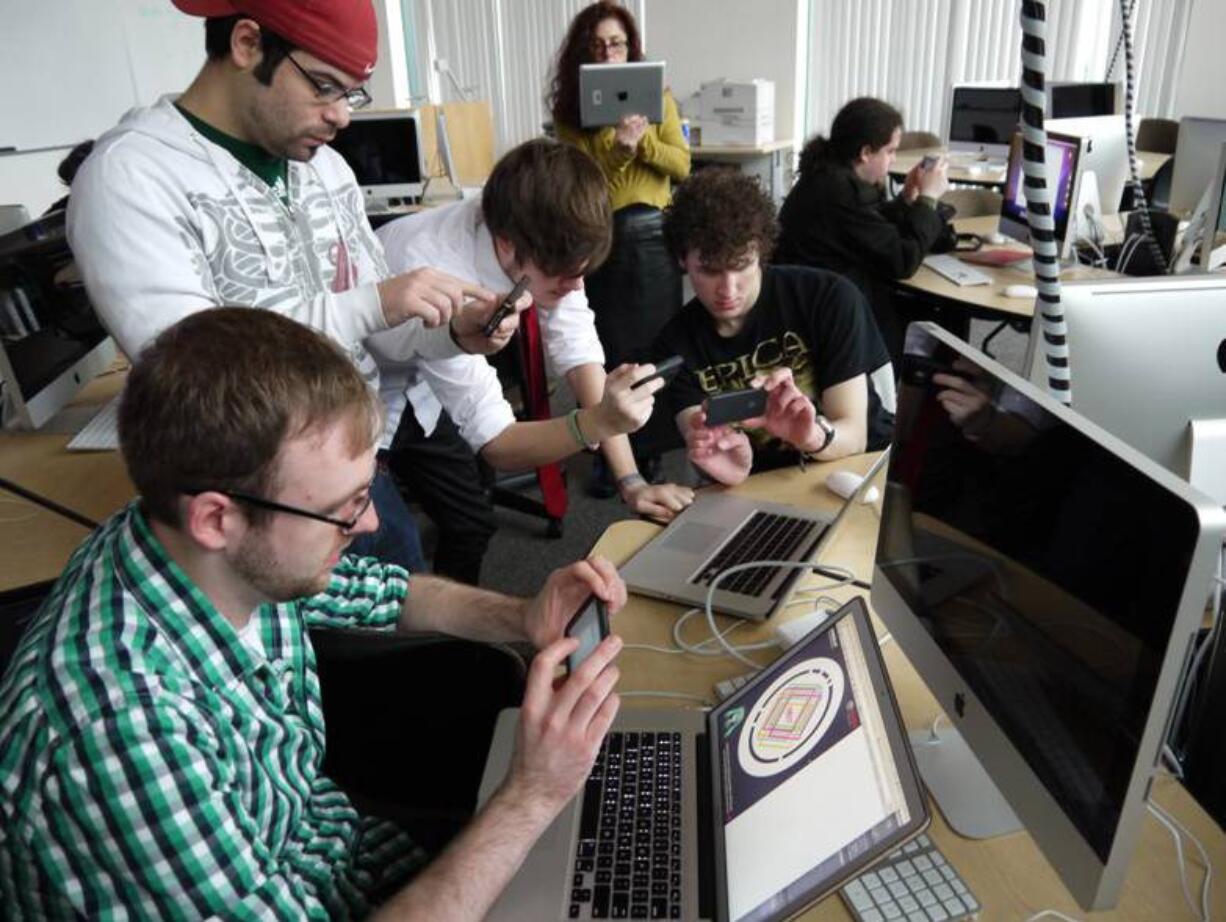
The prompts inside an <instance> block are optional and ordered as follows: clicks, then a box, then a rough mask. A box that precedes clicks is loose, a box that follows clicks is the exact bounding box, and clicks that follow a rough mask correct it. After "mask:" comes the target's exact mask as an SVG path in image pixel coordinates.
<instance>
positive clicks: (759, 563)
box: [674, 560, 856, 669]
mask: <svg viewBox="0 0 1226 922" xmlns="http://www.w3.org/2000/svg"><path fill="white" fill-rule="evenodd" d="M819 566H820V567H821V569H822V571H823V572H824V573H826V574H835V575H837V576H840V581H839V582H837V583H831V584H830V585H829V586H823V587H822V590H823V591H824V590H825V589H834V588H836V587H838V586H846V585H847V584H848V583H852V582H855V579H856V575H855V574H854V573H852V572H851V571H850V570H848V569H846V568H844V567H832V566H829V565H827V564H818V563H817V562H816V561H806V562H798V561H795V560H751V561H748V562H746V563H738V564H737V565H736V566H732V567H729V568H728V569H726V570H722V571H720V572H719V573H718V574H716V576H715V579H713V580H711V585H709V586H708V587H707V598H706V603H705V604H704V606H703V607H704V609H705V610H706V614H707V625H708V626H709V627H710V628H711V636H712V637H714V638H715V639H716V640H717V641H718V642H719V644H720V646H722V647H723V648H724V651H725V652H726V653H728V655H729V656H731V657H732V658H733V659H736V660H739V661H740V662H742V663H744V664H745V665H746V666H749V667H750V668H751V669H761V668H762V664H761V663H755V662H754V661H753V660H751V659H750V658H749V657H748V656H745V655H743V654H742V653H741V652H740V651H739V650H737V649H736V648H735V647H733V646H732V645H731V644H730V643H728V641H727V640H725V639H724V635H723V634H721V633H720V632H719V630H718V628H717V627H716V625H715V610H714V609H713V608H712V607H711V603H712V601H713V600H714V598H715V590H716V589H717V588H718V587H719V584H720V583H722V582H723V581H724V580H725V579H727V578H728V577H729V576H731V575H732V574H733V573H740V572H741V571H742V570H751V569H756V568H758V567H782V568H784V569H789V570H814V569H817V568H818V567H819ZM734 626H735V625H734ZM731 632H732V628H729V629H728V633H731ZM674 639H676V638H675V637H674Z"/></svg>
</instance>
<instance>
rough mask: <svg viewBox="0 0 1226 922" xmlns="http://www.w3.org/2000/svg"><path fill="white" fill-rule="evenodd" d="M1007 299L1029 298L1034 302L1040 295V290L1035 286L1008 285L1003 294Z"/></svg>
mask: <svg viewBox="0 0 1226 922" xmlns="http://www.w3.org/2000/svg"><path fill="white" fill-rule="evenodd" d="M1001 294H1003V295H1004V296H1005V297H1006V298H1029V299H1030V300H1031V301H1033V300H1034V299H1035V298H1036V297H1038V295H1039V290H1038V289H1037V288H1035V287H1034V286H1033V285H1006V286H1005V288H1004V290H1003V291H1002V292H1001Z"/></svg>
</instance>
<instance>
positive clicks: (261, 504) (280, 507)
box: [183, 480, 375, 535]
mask: <svg viewBox="0 0 1226 922" xmlns="http://www.w3.org/2000/svg"><path fill="white" fill-rule="evenodd" d="M373 485H374V480H371V482H370V485H368V486H367V487H366V496H365V497H363V499H362V500H361V505H359V506H358V509H357V511H356V512H355V513H354V514H353V517H352V518H349V519H338V518H336V517H335V516H331V515H324V514H323V513H322V512H312V511H311V510H310V509H303V508H302V507H300V506H290V505H287V504H285V503H279V502H277V501H276V500H272V499H265V498H264V497H262V496H253V495H252V494H250V493H240V492H238V491H237V490H221V489H218V488H216V487H196V488H193V489H190V490H184V491H183V493H184V494H185V495H187V496H199V495H200V494H201V493H220V494H221V495H222V496H228V497H230V499H232V500H234V501H235V502H239V503H246V504H247V505H248V506H256V507H258V508H260V509H268V510H270V511H272V512H284V513H287V514H289V515H298V516H302V517H303V518H304V519H314V520H315V521H317V522H327V523H328V524H329V525H335V526H336V527H337V528H339V529H340V530H341V532H342V533H343V534H346V535H347V534H349V533H350V532H352V531H353V529H354V528H356V527H357V524H358V522H360V521H361V519H362V516H364V515H365V514H366V510H367V509H369V508H370V504H371V503H372V502H374V499H375V497H374V493H373V492H372V491H371V487H372V486H373Z"/></svg>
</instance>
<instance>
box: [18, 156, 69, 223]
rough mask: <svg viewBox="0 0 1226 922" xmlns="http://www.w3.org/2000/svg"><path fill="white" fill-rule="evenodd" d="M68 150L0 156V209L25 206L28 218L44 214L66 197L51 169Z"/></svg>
mask: <svg viewBox="0 0 1226 922" xmlns="http://www.w3.org/2000/svg"><path fill="white" fill-rule="evenodd" d="M71 149H72V148H71V147H65V148H57V149H52V150H40V151H34V152H32V153H28V154H22V153H18V154H0V205H25V206H26V211H28V212H30V217H31V218H37V217H38V216H39V215H40V214H42V213H43V212H44V211H46V210H47V206H49V205H50V204H51V203H52V202H54V201H56V200H57V199H60V198H62V197H63V196H64V195H65V194H66V193H67V190H66V189H65V188H64V185H63V183H61V182H60V178H59V177H58V176H56V175H55V168H56V167H58V166H59V165H60V161H61V160H63V159H64V158H65V157H67V156H68V152H69V151H70V150H71Z"/></svg>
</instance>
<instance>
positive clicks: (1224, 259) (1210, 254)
mask: <svg viewBox="0 0 1226 922" xmlns="http://www.w3.org/2000/svg"><path fill="white" fill-rule="evenodd" d="M1223 263H1226V144H1223V145H1222V146H1221V148H1220V150H1219V151H1218V162H1217V173H1216V174H1215V175H1214V178H1213V184H1212V185H1210V186H1209V210H1208V212H1207V213H1206V215H1205V230H1204V237H1203V239H1202V241H1201V251H1200V268H1201V271H1203V272H1213V271H1215V270H1216V269H1217V268H1218V267H1219V266H1221V265H1222V264H1223Z"/></svg>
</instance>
